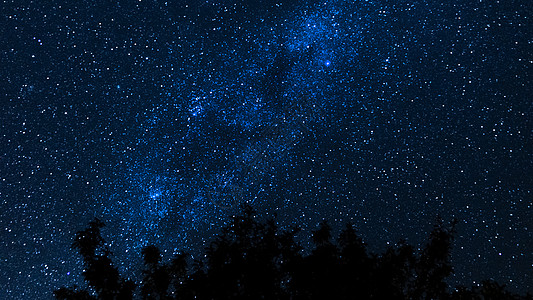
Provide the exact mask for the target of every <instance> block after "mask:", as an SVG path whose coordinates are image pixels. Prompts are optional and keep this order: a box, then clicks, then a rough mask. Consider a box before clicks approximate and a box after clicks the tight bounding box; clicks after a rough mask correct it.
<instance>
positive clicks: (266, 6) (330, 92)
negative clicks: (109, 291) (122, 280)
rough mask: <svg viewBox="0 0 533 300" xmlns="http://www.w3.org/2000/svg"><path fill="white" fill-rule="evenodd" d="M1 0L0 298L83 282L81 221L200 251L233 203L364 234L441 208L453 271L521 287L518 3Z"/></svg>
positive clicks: (133, 271) (525, 24)
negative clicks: (77, 245)
mask: <svg viewBox="0 0 533 300" xmlns="http://www.w3.org/2000/svg"><path fill="white" fill-rule="evenodd" d="M441 2H442V3H441ZM0 11H1V14H0V17H1V18H0V104H1V106H0V205H1V207H0V208H1V209H0V298H1V299H46V298H49V297H51V295H52V291H53V289H56V288H58V287H60V286H65V285H68V286H70V285H73V284H78V285H83V282H82V278H81V276H80V274H81V268H82V267H81V264H80V261H81V259H80V257H79V256H78V255H76V254H75V251H73V250H71V249H70V246H71V244H72V242H73V237H74V235H75V233H76V232H77V231H79V230H82V229H83V228H85V226H86V225H87V223H88V222H89V221H90V220H92V219H93V218H94V217H99V218H100V219H102V220H103V221H104V222H105V223H106V224H107V227H106V228H105V230H104V234H105V236H106V239H107V240H108V241H110V242H111V241H112V243H111V250H112V251H113V253H114V255H115V257H116V261H124V260H129V262H139V263H140V262H141V259H140V251H141V249H142V247H144V246H146V245H148V244H155V245H157V246H158V247H160V248H162V249H166V250H167V251H168V252H167V253H166V255H167V256H171V255H172V252H175V251H178V250H187V251H189V252H190V253H192V254H193V255H194V254H195V253H199V251H201V250H202V249H203V247H204V246H205V245H206V244H207V243H208V242H209V241H210V240H211V238H212V237H213V235H214V234H216V233H217V232H218V230H219V229H220V227H221V226H223V225H224V224H225V222H227V221H228V217H230V216H232V215H234V214H236V213H238V212H239V204H241V203H249V204H251V205H253V206H254V207H255V208H256V209H257V211H258V213H259V214H260V215H262V216H273V215H277V220H278V222H279V224H280V225H281V226H284V227H288V226H292V225H298V226H301V227H302V228H303V229H304V232H309V231H310V230H313V229H315V228H316V227H317V225H318V224H319V222H320V221H322V220H324V219H325V220H328V221H329V222H330V224H332V225H334V226H333V228H334V230H339V228H341V227H343V226H344V223H346V222H353V223H354V224H355V225H356V227H357V228H358V230H359V233H360V235H361V236H362V237H363V240H364V241H365V242H367V243H368V244H369V247H370V249H372V250H375V251H382V250H383V249H385V247H387V246H388V245H392V244H394V243H395V242H397V241H399V240H400V239H402V238H404V239H406V240H407V242H408V243H411V244H413V245H415V246H416V247H419V246H422V245H423V243H424V241H425V239H426V237H427V233H428V232H429V231H430V230H431V228H432V224H434V223H435V220H436V219H437V216H438V215H440V216H442V218H443V219H444V220H446V221H451V220H452V219H453V218H457V219H458V221H459V223H458V225H457V235H456V240H455V243H454V248H453V253H452V262H453V264H454V266H455V274H454V275H453V276H452V277H451V278H450V283H451V284H452V285H456V284H463V285H467V286H471V285H472V284H476V283H479V282H480V281H481V280H483V279H494V280H497V281H498V282H500V283H503V284H507V285H508V287H509V288H510V290H512V291H516V292H526V291H530V292H533V290H532V287H533V284H532V283H533V251H532V249H533V207H532V202H533V176H532V171H531V170H533V101H532V97H533V96H532V95H533V78H532V76H533V74H532V68H531V67H532V64H533V49H532V48H533V46H532V45H533V34H532V32H533V28H532V26H533V25H532V17H533V16H532V15H533V14H532V12H533V6H532V5H531V3H530V1H528V0H523V1H519V0H517V1H496V0H490V1H489V0H476V1H470V0H466V1H465V0H449V1H429V0H416V1H403V0H381V1H371V0H368V1H363V0H360V1H342V0H325V1H322V2H320V3H318V2H314V1H305V0H299V1H256V0H250V1H233V2H230V1H226V0H220V1H217V0H213V1H184V0H175V1H162V0H142V1H141V0H138V1H133V0H130V1H103V0H101V1H56V0H50V1H27V0H13V1H9V0H8V1H3V2H2V3H0ZM303 242H304V244H305V243H306V242H305V240H304V241H303ZM119 268H120V269H121V270H122V271H123V272H124V274H126V275H127V276H129V277H131V278H137V277H138V276H139V275H140V270H139V267H138V266H135V263H131V264H130V263H127V264H119Z"/></svg>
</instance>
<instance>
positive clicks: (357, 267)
mask: <svg viewBox="0 0 533 300" xmlns="http://www.w3.org/2000/svg"><path fill="white" fill-rule="evenodd" d="M455 223H456V222H455V221H454V222H451V223H450V224H445V223H444V222H442V221H439V222H437V224H436V225H435V227H434V228H433V230H432V231H431V233H430V234H429V239H428V242H427V244H426V245H425V247H424V248H423V249H422V250H421V251H420V253H416V252H415V251H414V248H413V247H412V246H410V245H408V244H407V243H405V242H404V241H400V242H399V243H398V244H396V245H394V246H391V247H389V248H388V249H387V250H386V251H385V252H384V253H382V254H376V253H369V252H368V250H367V248H366V245H365V243H364V242H363V241H362V239H361V238H360V237H359V236H358V235H357V232H356V230H355V229H354V227H353V226H352V225H350V224H348V225H346V227H345V228H344V230H342V231H341V233H340V234H339V236H338V238H337V239H336V240H333V238H332V234H331V228H330V226H329V225H328V224H327V223H326V222H323V223H321V224H320V226H319V228H318V229H317V230H316V231H314V232H313V233H312V237H311V240H312V241H313V244H314V247H313V249H311V251H310V252H309V254H307V255H306V254H304V251H303V247H301V246H300V245H299V243H297V242H296V236H297V234H298V233H299V232H300V229H299V228H293V229H291V230H280V229H279V228H278V226H277V225H276V223H275V222H274V220H272V219H270V220H267V221H264V222H263V221H257V220H256V215H255V212H254V210H253V209H252V208H251V207H250V206H245V207H243V214H242V215H240V216H235V217H233V218H232V220H231V222H229V225H228V226H226V227H225V228H223V229H222V231H221V233H220V234H219V235H218V236H216V238H215V239H214V240H213V241H212V242H211V244H210V245H209V246H208V247H207V249H206V253H205V254H206V255H205V259H203V260H198V261H195V262H194V263H193V264H192V266H191V263H190V257H189V256H188V255H187V254H178V255H176V256H175V257H174V258H173V259H172V260H171V261H170V262H168V263H163V262H162V256H161V252H160V250H159V249H158V248H157V247H155V246H147V247H145V248H144V249H143V251H142V255H143V260H144V265H145V270H144V271H143V280H142V282H141V283H139V284H135V283H133V282H131V281H127V280H125V279H124V278H122V277H121V276H120V274H119V272H118V270H117V269H116V268H115V267H114V265H113V262H112V260H111V252H110V251H109V249H108V247H107V246H106V244H105V242H104V240H103V239H102V237H101V234H100V229H101V228H102V226H104V225H103V223H102V222H101V221H100V220H98V219H95V220H94V221H92V222H90V223H89V226H88V227H87V229H85V230H83V231H80V232H78V233H77V234H76V237H75V239H74V244H73V249H75V250H76V251H77V252H78V253H79V254H80V255H81V256H82V258H83V263H84V267H85V271H84V273H83V276H84V278H85V281H86V283H87V285H88V288H87V289H80V288H78V287H75V286H74V287H72V288H64V287H63V288H60V289H58V290H56V291H55V292H54V295H55V297H56V298H57V299H65V300H67V299H83V300H85V299H106V300H107V299H134V298H141V299H153V300H156V299H161V300H162V299H291V300H292V299H295V300H299V299H302V300H307V299H533V297H532V296H531V295H527V296H520V295H515V294H512V293H510V292H508V291H506V289H505V287H504V286H501V285H499V284H498V283H495V282H490V281H485V282H483V283H482V285H481V286H477V287H473V288H470V289H469V288H466V287H458V288H456V289H455V290H454V291H453V292H451V291H449V289H448V286H447V284H446V282H445V279H446V278H447V276H449V275H450V274H452V272H453V267H452V265H451V264H450V250H451V247H452V243H453V236H454V227H455ZM137 286H138V287H139V288H138V289H136V287H137Z"/></svg>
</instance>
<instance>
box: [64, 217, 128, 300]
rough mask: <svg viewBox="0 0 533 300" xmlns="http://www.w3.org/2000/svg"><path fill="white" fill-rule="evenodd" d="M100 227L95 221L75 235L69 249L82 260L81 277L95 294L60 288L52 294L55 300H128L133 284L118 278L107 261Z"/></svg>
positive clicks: (107, 256)
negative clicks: (72, 249)
mask: <svg viewBox="0 0 533 300" xmlns="http://www.w3.org/2000/svg"><path fill="white" fill-rule="evenodd" d="M103 226H104V223H103V222H102V221H100V220H99V219H97V218H95V219H94V220H93V221H91V222H90V223H89V227H88V228H87V229H85V230H83V231H79V232H78V233H76V237H75V239H74V243H73V245H72V247H73V248H75V249H77V250H78V253H79V254H80V255H81V256H82V258H83V263H84V266H85V270H84V272H83V277H84V278H85V281H86V282H87V283H88V285H89V287H90V288H92V289H93V290H94V292H95V294H96V296H95V297H93V296H92V295H91V293H89V292H88V291H84V290H77V289H76V288H71V289H69V288H62V289H59V290H57V291H56V292H55V293H54V294H55V296H56V298H58V299H103V300H122V299H131V298H132V294H133V290H134V289H135V284H134V283H133V282H132V281H129V280H125V279H124V278H122V277H121V276H120V274H119V272H118V270H117V269H116V268H115V267H114V266H113V262H112V261H111V258H110V256H111V252H110V251H109V248H108V247H107V246H106V244H105V242H104V240H103V238H102V236H101V233H100V229H101V228H102V227H103Z"/></svg>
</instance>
